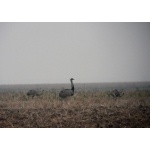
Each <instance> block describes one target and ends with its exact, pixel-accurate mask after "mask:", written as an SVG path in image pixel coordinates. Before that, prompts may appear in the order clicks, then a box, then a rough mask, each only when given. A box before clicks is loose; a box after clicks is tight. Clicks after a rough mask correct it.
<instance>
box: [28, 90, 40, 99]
mask: <svg viewBox="0 0 150 150" xmlns="http://www.w3.org/2000/svg"><path fill="white" fill-rule="evenodd" d="M42 94H43V91H42V92H38V91H36V90H30V91H29V92H28V93H27V96H28V97H32V98H33V97H34V96H41V95H42Z"/></svg>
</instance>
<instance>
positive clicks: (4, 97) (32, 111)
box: [0, 90, 150, 128]
mask: <svg viewBox="0 0 150 150" xmlns="http://www.w3.org/2000/svg"><path fill="white" fill-rule="evenodd" d="M0 127H1V128H2V127H4V128H39V127H40V128H96V127H100V128H101V127H102V128H142V127H146V128H149V127H150V91H149V90H134V91H125V95H124V96H123V97H120V98H117V99H114V98H111V97H109V96H108V95H107V93H106V92H102V91H94V92H77V93H76V94H75V95H74V96H73V97H70V98H67V99H65V100H60V99H59V98H58V94H57V93H56V92H55V91H47V92H45V93H44V94H43V95H42V96H40V97H34V98H28V97H27V96H26V93H23V92H11V93H10V92H6V93H0Z"/></svg>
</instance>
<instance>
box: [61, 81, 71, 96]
mask: <svg viewBox="0 0 150 150" xmlns="http://www.w3.org/2000/svg"><path fill="white" fill-rule="evenodd" d="M73 80H74V79H73V78H71V79H70V82H71V89H64V90H62V91H60V93H59V97H61V98H66V97H69V96H73V95H74V85H73Z"/></svg>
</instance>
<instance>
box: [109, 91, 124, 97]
mask: <svg viewBox="0 0 150 150" xmlns="http://www.w3.org/2000/svg"><path fill="white" fill-rule="evenodd" d="M123 94H124V93H123V91H120V92H119V91H118V90H116V89H115V90H112V91H111V92H109V93H108V95H111V96H112V97H114V98H117V97H121V96H123Z"/></svg>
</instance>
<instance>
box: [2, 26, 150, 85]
mask: <svg viewBox="0 0 150 150" xmlns="http://www.w3.org/2000/svg"><path fill="white" fill-rule="evenodd" d="M71 77H73V78H74V79H75V82H78V83H79V82H82V83H87V82H124V81H150V23H0V84H28V83H69V79H70V78H71Z"/></svg>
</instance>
